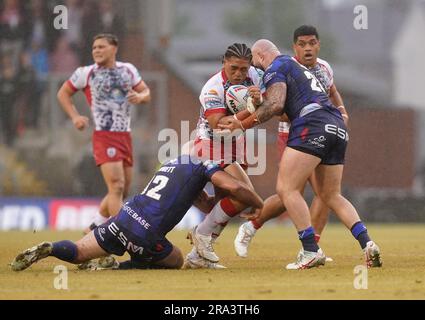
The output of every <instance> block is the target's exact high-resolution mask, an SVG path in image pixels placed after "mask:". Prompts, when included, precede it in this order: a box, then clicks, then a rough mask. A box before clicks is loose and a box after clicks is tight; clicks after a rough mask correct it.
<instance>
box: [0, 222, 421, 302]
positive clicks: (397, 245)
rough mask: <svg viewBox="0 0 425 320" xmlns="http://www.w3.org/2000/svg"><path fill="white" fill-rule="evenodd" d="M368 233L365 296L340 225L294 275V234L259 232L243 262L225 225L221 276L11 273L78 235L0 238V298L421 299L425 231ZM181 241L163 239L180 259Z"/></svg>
mask: <svg viewBox="0 0 425 320" xmlns="http://www.w3.org/2000/svg"><path fill="white" fill-rule="evenodd" d="M368 228H369V232H370V234H371V236H372V237H373V239H374V240H375V241H376V242H377V243H378V244H379V246H380V247H381V250H382V258H383V261H384V265H383V267H382V268H380V269H369V270H368V289H367V290H356V289H354V286H353V281H354V277H355V275H354V267H355V266H356V265H360V264H363V257H362V252H361V250H360V247H359V245H358V243H357V241H354V240H353V239H352V236H351V235H350V233H349V232H348V231H347V230H346V229H345V228H343V227H342V226H341V225H330V226H328V227H327V229H326V230H325V232H324V234H323V237H322V240H321V246H322V248H323V250H324V251H325V252H326V253H327V255H329V256H331V257H332V258H333V259H334V262H331V263H328V264H327V265H326V266H324V267H321V268H317V269H310V270H301V271H288V270H285V269H284V266H285V265H286V264H287V263H290V262H293V260H294V259H295V257H296V254H297V252H298V250H299V246H300V244H299V241H298V240H297V236H296V232H295V229H294V228H293V227H292V226H285V225H271V226H266V227H264V228H263V229H262V230H260V231H259V232H258V233H257V236H256V238H255V239H254V242H253V244H252V246H251V250H250V252H249V253H250V255H249V257H248V258H246V259H242V258H239V257H237V256H236V255H235V253H234V250H233V239H234V236H235V235H236V232H237V227H236V226H232V225H229V226H228V228H227V229H226V230H225V232H224V233H223V234H222V237H221V238H220V239H219V241H218V243H217V244H216V246H215V248H216V252H217V254H218V255H219V256H220V258H221V260H220V263H222V264H224V265H226V266H227V267H228V269H226V270H205V269H203V270H131V271H79V270H77V268H76V267H75V266H73V265H71V264H67V263H65V262H60V261H59V260H57V259H55V258H47V259H45V260H43V261H40V262H39V263H37V264H35V265H33V266H32V267H30V268H29V269H27V270H25V271H23V272H18V273H16V272H13V271H11V270H10V267H9V266H8V264H9V263H10V262H11V261H12V260H13V258H14V257H15V256H16V255H17V254H18V253H19V252H20V251H22V250H24V249H26V248H28V247H31V246H33V245H35V244H38V243H39V242H41V241H45V240H48V241H56V240H63V239H70V240H77V239H78V238H80V233H75V232H74V233H65V232H50V231H49V232H38V233H21V232H3V233H1V232H0V252H1V255H0V299H145V300H146V299H149V300H157V299H158V300H159V299H165V300H168V299H172V300H174V299H202V300H203V299H208V300H209V299H213V300H220V299H225V300H226V299H260V300H262V299H265V300H271V299H425V225H369V226H368ZM185 236H186V232H181V231H180V232H177V231H173V232H171V233H170V234H169V237H168V238H169V240H170V241H172V242H173V243H174V244H175V245H177V246H178V247H180V248H181V249H182V251H183V252H184V253H185V254H186V253H187V252H189V250H190V245H189V243H188V241H187V240H186V239H185ZM122 259H124V257H123V258H120V260H122ZM57 265H65V266H67V267H68V270H69V272H68V280H69V281H68V287H69V289H68V290H56V289H54V285H53V284H54V279H55V277H57V276H58V274H55V273H54V272H53V269H54V267H55V266H57Z"/></svg>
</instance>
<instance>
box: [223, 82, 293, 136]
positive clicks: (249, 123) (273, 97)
mask: <svg viewBox="0 0 425 320" xmlns="http://www.w3.org/2000/svg"><path fill="white" fill-rule="evenodd" d="M286 90H287V88H286V84H285V83H283V82H277V83H274V84H272V85H271V86H270V87H269V88H268V89H267V92H266V95H267V99H266V100H265V101H264V102H263V104H262V105H261V106H260V107H259V108H258V109H257V110H256V111H255V112H254V113H253V114H251V115H250V116H249V117H248V118H246V119H244V120H242V121H241V120H239V118H238V117H237V116H236V117H226V118H225V119H223V121H225V122H227V123H219V124H218V128H220V129H222V130H230V131H234V130H237V129H242V130H243V131H245V130H247V129H250V128H252V127H254V126H256V125H258V124H260V123H262V122H266V121H267V120H269V119H270V118H272V117H273V116H280V115H282V113H283V106H284V104H285V100H286Z"/></svg>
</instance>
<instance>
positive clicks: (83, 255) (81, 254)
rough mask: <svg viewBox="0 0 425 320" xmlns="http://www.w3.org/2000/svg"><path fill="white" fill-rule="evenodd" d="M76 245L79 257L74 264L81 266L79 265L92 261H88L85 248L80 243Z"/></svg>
mask: <svg viewBox="0 0 425 320" xmlns="http://www.w3.org/2000/svg"><path fill="white" fill-rule="evenodd" d="M76 245H77V257H76V258H75V260H74V261H73V263H75V264H79V263H83V262H86V261H88V260H90V259H88V257H87V254H86V253H85V252H84V248H83V247H82V246H81V245H79V244H78V243H76Z"/></svg>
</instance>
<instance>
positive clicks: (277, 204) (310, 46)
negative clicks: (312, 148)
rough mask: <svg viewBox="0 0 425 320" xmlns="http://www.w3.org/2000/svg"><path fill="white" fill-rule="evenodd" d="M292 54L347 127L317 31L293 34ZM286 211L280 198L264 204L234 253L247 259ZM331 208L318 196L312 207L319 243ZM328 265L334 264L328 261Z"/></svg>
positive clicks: (282, 139)
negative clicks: (269, 226)
mask: <svg viewBox="0 0 425 320" xmlns="http://www.w3.org/2000/svg"><path fill="white" fill-rule="evenodd" d="M293 50H294V54H295V56H294V58H295V59H296V60H297V61H298V62H299V63H300V64H301V65H303V66H305V67H307V68H308V69H309V70H310V71H311V72H312V73H313V74H314V75H315V77H316V79H317V80H318V81H320V83H321V85H322V87H323V88H324V89H325V90H326V92H327V94H328V96H329V98H330V100H331V102H332V104H333V105H334V106H338V110H340V111H341V114H342V116H343V117H344V120H345V122H346V124H347V121H348V114H347V111H346V109H345V107H344V103H343V100H342V97H341V95H340V93H339V92H338V89H337V88H336V85H335V83H334V73H333V70H332V68H331V66H330V65H329V63H328V62H327V61H325V60H323V59H320V58H319V57H318V55H319V52H320V39H319V34H318V32H317V29H316V28H315V27H313V26H309V25H302V26H300V27H299V28H297V29H296V30H295V31H294V37H293ZM290 126H291V124H290V122H289V119H288V117H287V116H286V114H284V115H283V116H282V117H281V118H280V122H279V132H278V138H277V142H278V149H279V155H280V156H279V158H281V156H282V154H283V151H284V149H285V147H286V143H287V141H288V135H289V129H290ZM309 182H310V184H311V186H312V188H313V190H314V192H315V194H317V183H316V179H315V175H314V173H313V175H312V176H311V177H310V179H309ZM284 211H285V208H284V206H283V204H282V202H281V201H280V199H279V196H278V195H277V194H274V195H272V196H270V197H269V198H267V199H266V200H265V204H264V208H263V209H262V210H261V214H260V215H259V217H258V218H256V219H254V220H252V221H248V222H246V223H244V224H242V225H241V226H240V228H239V232H238V234H237V236H236V238H235V241H234V245H235V251H236V253H237V254H238V255H239V256H240V257H244V258H245V257H247V256H248V247H249V244H250V243H251V241H252V239H253V237H254V235H255V233H256V232H257V230H259V229H260V228H261V227H262V226H263V225H264V223H266V222H267V221H269V220H271V219H273V218H275V217H278V216H279V215H281V214H282V213H283V212H284ZM329 212H330V210H329V208H328V207H327V206H326V205H325V203H324V202H323V201H322V200H321V199H320V197H318V196H315V197H314V199H313V202H312V203H311V206H310V213H311V222H312V225H313V228H314V230H315V231H316V235H315V237H316V241H317V242H318V241H319V240H320V236H321V234H322V232H323V229H324V228H325V226H326V223H327V221H328V217H329ZM327 261H332V259H331V258H327Z"/></svg>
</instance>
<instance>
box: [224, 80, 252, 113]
mask: <svg viewBox="0 0 425 320" xmlns="http://www.w3.org/2000/svg"><path fill="white" fill-rule="evenodd" d="M248 97H249V93H248V88H247V87H245V86H243V85H240V84H237V85H233V86H231V87H230V88H229V89H227V91H226V105H227V108H228V109H229V110H230V112H232V113H233V114H236V113H238V112H239V111H242V110H245V109H246V103H247V100H248Z"/></svg>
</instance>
